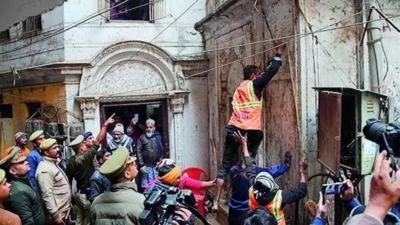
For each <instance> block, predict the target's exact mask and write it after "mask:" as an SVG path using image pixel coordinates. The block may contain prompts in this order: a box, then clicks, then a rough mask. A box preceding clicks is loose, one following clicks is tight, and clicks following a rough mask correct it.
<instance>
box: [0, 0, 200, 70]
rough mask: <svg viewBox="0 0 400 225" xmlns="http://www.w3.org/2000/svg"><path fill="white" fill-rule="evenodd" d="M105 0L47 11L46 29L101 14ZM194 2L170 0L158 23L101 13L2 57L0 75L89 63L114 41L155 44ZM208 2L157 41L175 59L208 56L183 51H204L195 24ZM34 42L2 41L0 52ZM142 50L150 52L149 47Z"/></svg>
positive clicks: (71, 2)
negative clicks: (110, 17)
mask: <svg viewBox="0 0 400 225" xmlns="http://www.w3.org/2000/svg"><path fill="white" fill-rule="evenodd" d="M101 1H104V0H85V1H82V0H69V1H67V2H65V4H64V5H63V6H62V7H57V8H55V9H54V10H52V11H49V12H47V13H44V14H43V15H42V20H43V28H44V29H43V32H46V31H49V29H50V30H54V29H56V28H60V27H66V28H67V27H69V26H71V25H73V24H76V22H77V21H80V20H81V19H82V18H88V16H89V15H93V14H95V13H98V12H99V11H101V10H102V9H103V8H102V9H99V5H100V2H101ZM194 2H195V0H190V1H189V0H166V5H167V17H166V18H164V19H160V20H157V21H156V22H155V23H148V22H139V21H123V22H105V19H104V18H102V17H101V16H97V17H95V18H93V20H90V21H92V22H88V23H84V24H82V25H79V26H77V27H75V28H73V29H71V30H69V31H66V32H65V33H62V34H59V35H57V36H55V37H53V38H49V39H47V40H45V41H41V42H39V43H36V44H32V45H30V46H29V47H26V48H24V49H22V50H19V51H16V52H12V53H10V54H5V55H0V73H1V72H4V71H9V68H10V66H11V67H16V68H17V69H23V68H27V67H33V66H41V65H46V64H51V63H55V62H62V63H75V62H82V63H89V62H90V61H91V60H92V59H93V58H94V57H95V56H96V55H98V54H99V53H100V52H101V51H102V50H104V49H105V48H106V47H108V46H110V45H113V44H115V43H118V42H123V41H133V40H137V41H144V42H150V41H151V40H152V39H154V38H155V37H156V36H157V35H158V34H159V33H160V32H162V31H163V30H164V29H165V28H166V27H167V26H168V25H170V24H171V23H172V22H173V21H174V20H175V19H176V18H177V17H179V16H180V15H181V14H182V13H183V12H184V11H185V10H186V9H188V8H189V6H190V5H191V4H193V3H194ZM205 2H206V1H205V0H198V2H197V3H196V4H195V5H194V6H193V7H192V8H191V9H190V10H189V11H188V12H186V13H185V14H184V15H183V16H182V17H181V18H180V19H179V20H178V21H177V22H176V23H174V24H173V25H172V26H171V27H169V28H168V29H167V30H166V31H165V32H164V33H163V34H162V35H160V36H159V37H158V38H157V39H155V40H154V41H153V42H152V43H153V44H155V45H157V46H159V47H161V48H163V49H164V50H165V51H166V52H168V53H169V54H170V55H171V56H174V58H178V59H188V58H191V57H192V58H193V57H199V56H203V54H200V55H199V54H197V55H193V56H180V55H183V54H188V53H198V52H201V51H202V50H203V44H202V38H201V35H200V34H199V33H198V32H197V31H195V30H194V28H193V27H194V24H195V23H196V22H198V21H199V20H201V19H202V18H204V17H205V15H206V13H205V12H206V9H205V8H206V5H205V4H206V3H205ZM99 19H100V20H99ZM93 21H94V22H93ZM55 25H58V26H55ZM38 38H39V39H40V38H43V37H42V36H40V37H35V38H33V39H32V40H37V39H38ZM32 40H31V39H27V40H24V41H17V42H15V43H13V44H10V43H8V44H7V43H6V44H3V45H1V44H0V52H4V51H9V50H12V49H15V48H17V47H20V46H23V45H25V44H26V43H28V42H30V41H32ZM142 51H146V49H143V50H142Z"/></svg>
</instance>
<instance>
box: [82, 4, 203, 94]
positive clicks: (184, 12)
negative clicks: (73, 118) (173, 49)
mask: <svg viewBox="0 0 400 225" xmlns="http://www.w3.org/2000/svg"><path fill="white" fill-rule="evenodd" d="M198 1H199V0H196V1H194V2H193V4H191V5H190V6H189V7H188V8H187V9H186V10H185V11H183V13H182V14H180V15H179V16H178V17H177V18H176V19H175V20H174V21H172V22H171V23H170V24H169V25H168V26H166V27H165V28H164V29H163V30H162V31H161V32H160V33H159V34H157V35H156V36H155V37H154V38H153V39H151V41H150V42H149V44H150V43H152V42H153V41H154V40H155V39H157V38H158V37H159V36H160V35H161V34H163V33H164V32H165V31H166V30H167V29H168V28H170V27H171V26H172V25H173V24H174V23H175V22H176V21H178V20H179V19H180V18H181V17H182V16H183V15H185V14H186V13H187V12H188V11H189V10H190V9H191V8H192V7H193V6H194V5H195V4H196V3H197V2H198ZM145 47H146V45H143V47H142V48H141V49H140V50H139V51H137V52H136V53H135V54H134V55H132V56H131V57H129V58H128V60H126V61H130V60H131V59H133V57H135V56H136V55H137V54H139V52H141V51H142V50H143V49H144V48H145ZM113 65H114V64H113ZM122 65H123V64H122V63H120V64H118V65H117V67H115V68H114V70H112V71H110V72H109V73H108V74H112V72H114V71H116V70H117V69H118V68H120V67H121V66H122ZM106 77H107V75H104V76H103V77H102V78H101V79H99V80H97V81H96V82H94V83H93V84H92V85H90V86H88V87H86V88H85V89H83V90H82V91H81V92H82V93H83V92H84V91H85V90H87V89H88V88H90V87H92V86H93V85H94V84H96V83H98V82H101V81H102V80H103V79H104V78H106Z"/></svg>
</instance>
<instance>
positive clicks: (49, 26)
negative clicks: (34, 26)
mask: <svg viewBox="0 0 400 225" xmlns="http://www.w3.org/2000/svg"><path fill="white" fill-rule="evenodd" d="M3 10H5V8H2V9H1V11H3ZM2 14H3V13H2ZM63 14H64V11H63V6H59V7H56V8H55V9H53V10H51V11H48V12H46V13H43V14H42V28H43V30H42V31H41V32H40V34H39V35H37V36H34V37H26V38H25V37H24V38H21V37H18V35H17V34H18V33H21V30H22V27H21V26H20V25H18V26H13V27H11V28H10V38H11V39H10V40H9V41H6V42H2V43H0V54H1V55H0V73H4V72H8V71H10V67H15V68H17V69H21V68H28V67H34V66H39V65H45V64H51V63H56V62H62V61H64V35H63V34H62V33H61V34H58V35H54V36H52V37H49V36H50V34H55V32H57V31H60V30H62V29H63V28H64V24H63ZM3 15H4V14H3ZM49 31H50V32H49ZM39 40H40V41H39ZM36 42H37V43H36ZM31 43H32V44H31ZM28 45H29V46H28ZM24 46H26V47H24ZM6 52H9V53H6ZM2 53H4V54H2Z"/></svg>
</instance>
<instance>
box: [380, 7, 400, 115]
mask: <svg viewBox="0 0 400 225" xmlns="http://www.w3.org/2000/svg"><path fill="white" fill-rule="evenodd" d="M380 2H381V6H382V8H384V9H382V11H383V12H384V13H385V14H386V15H387V17H392V16H396V15H399V13H398V12H399V10H398V9H396V8H400V2H399V1H395V0H390V1H380ZM390 20H391V21H392V22H393V23H394V24H395V25H396V26H397V27H400V17H396V18H391V19H390ZM383 27H384V29H383V33H382V35H383V39H382V44H383V48H384V49H385V52H386V55H387V60H386V59H385V57H384V58H383V74H384V75H385V74H386V73H387V76H386V79H385V80H384V81H383V91H384V94H386V95H388V96H390V98H391V100H392V101H391V113H390V117H389V121H390V122H393V121H395V122H400V79H399V77H400V66H399V65H400V58H399V45H398V43H399V38H400V33H399V32H397V31H396V30H395V29H393V27H389V26H388V23H386V22H383ZM387 68H388V70H387Z"/></svg>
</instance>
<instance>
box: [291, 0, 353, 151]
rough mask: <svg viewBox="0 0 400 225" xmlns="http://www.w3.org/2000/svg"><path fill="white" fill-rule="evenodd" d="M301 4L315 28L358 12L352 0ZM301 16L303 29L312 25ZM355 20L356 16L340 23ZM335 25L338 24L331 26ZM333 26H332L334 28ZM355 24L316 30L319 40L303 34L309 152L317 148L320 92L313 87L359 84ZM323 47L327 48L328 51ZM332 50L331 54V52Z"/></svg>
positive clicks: (306, 0)
mask: <svg viewBox="0 0 400 225" xmlns="http://www.w3.org/2000/svg"><path fill="white" fill-rule="evenodd" d="M300 5H301V8H302V9H303V11H304V14H305V17H306V19H307V21H308V23H310V24H311V25H312V29H313V30H314V31H316V30H318V29H320V28H323V27H326V26H327V25H330V24H333V23H335V22H338V21H339V20H341V19H343V18H347V17H349V16H350V15H352V14H354V13H355V8H354V5H353V4H352V3H348V2H340V1H335V2H328V1H323V2H322V1H318V0H304V1H301V4H300ZM299 16H300V33H301V34H302V33H309V32H310V29H309V27H308V26H307V23H306V21H305V19H304V18H303V17H301V14H300V15H299ZM353 23H355V20H354V17H353V18H351V19H349V20H346V22H343V23H339V24H338V26H345V25H346V24H347V25H348V24H353ZM332 27H335V26H332ZM332 27H331V28H332ZM355 35H356V34H355V30H354V28H352V27H350V28H346V29H338V30H333V31H328V32H322V33H316V34H315V36H316V37H317V38H318V41H319V44H316V41H315V39H314V38H313V37H312V36H311V35H308V36H306V37H305V38H301V39H300V41H299V44H300V67H301V71H300V74H301V92H302V96H301V102H302V104H301V105H302V128H303V134H304V135H303V143H304V145H305V149H307V150H308V151H309V152H315V153H316V150H317V140H316V138H317V133H316V131H317V130H316V119H317V118H316V115H317V100H318V99H317V92H316V91H315V90H313V89H312V88H313V87H352V88H354V87H356V85H357V72H358V71H357V53H356V46H357V38H356V36H355ZM324 50H325V51H326V52H327V53H325V52H324ZM329 54H330V56H331V57H330V56H329Z"/></svg>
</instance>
